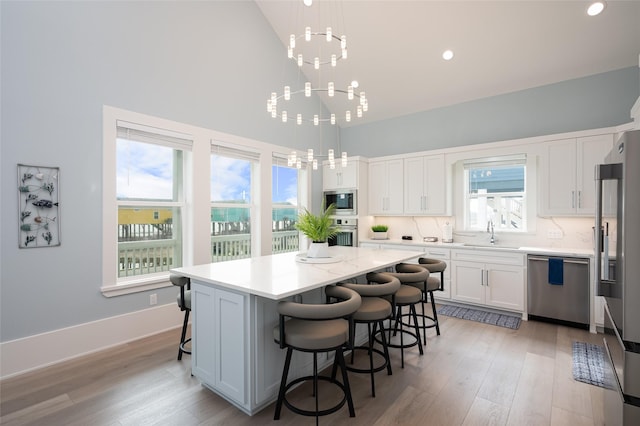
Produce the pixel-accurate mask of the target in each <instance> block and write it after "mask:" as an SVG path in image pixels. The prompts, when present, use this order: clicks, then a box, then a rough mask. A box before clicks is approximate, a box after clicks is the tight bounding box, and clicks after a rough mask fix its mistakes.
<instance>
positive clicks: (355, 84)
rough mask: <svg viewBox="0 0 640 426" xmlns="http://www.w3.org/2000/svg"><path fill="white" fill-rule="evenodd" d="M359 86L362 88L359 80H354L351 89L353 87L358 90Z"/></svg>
mask: <svg viewBox="0 0 640 426" xmlns="http://www.w3.org/2000/svg"><path fill="white" fill-rule="evenodd" d="M358 86H360V83H358V80H353V81H352V82H351V87H353V88H354V89H356V88H357V87H358Z"/></svg>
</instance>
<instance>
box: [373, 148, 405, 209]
mask: <svg viewBox="0 0 640 426" xmlns="http://www.w3.org/2000/svg"><path fill="white" fill-rule="evenodd" d="M403 178H404V175H403V160H402V159H397V160H384V161H372V162H370V163H369V214H371V215H398V214H402V213H403V194H404V188H403V184H404V182H403V180H404V179H403Z"/></svg>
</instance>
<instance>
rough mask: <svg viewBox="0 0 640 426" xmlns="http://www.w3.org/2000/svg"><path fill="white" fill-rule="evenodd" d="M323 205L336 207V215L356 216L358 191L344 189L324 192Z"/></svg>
mask: <svg viewBox="0 0 640 426" xmlns="http://www.w3.org/2000/svg"><path fill="white" fill-rule="evenodd" d="M323 194H324V205H325V206H329V205H330V204H335V205H336V213H335V214H336V215H349V216H356V215H357V214H358V191H356V190H355V189H346V190H338V191H325V192H324V193H323Z"/></svg>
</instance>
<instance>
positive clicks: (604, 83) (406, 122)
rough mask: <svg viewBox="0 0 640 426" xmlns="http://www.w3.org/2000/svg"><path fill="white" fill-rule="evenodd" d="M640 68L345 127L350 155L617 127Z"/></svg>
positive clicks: (624, 119) (638, 90)
mask: <svg viewBox="0 0 640 426" xmlns="http://www.w3.org/2000/svg"><path fill="white" fill-rule="evenodd" d="M639 80H640V70H639V68H638V67H630V68H624V69H621V70H616V71H610V72H607V73H603V74H597V75H593V76H589V77H584V78H579V79H575V80H570V81H565V82H562V83H556V84H550V85H547V86H542V87H537V88H534V89H528V90H522V91H519V92H514V93H509V94H505V95H501V96H494V97H491V98H485V99H479V100H475V101H472V102H466V103H463V104H458V105H453V106H450V107H447V108H439V109H435V110H431V111H424V112H420V113H416V114H411V115H407V116H404V117H399V118H394V119H389V120H384V121H378V122H376V123H372V124H363V125H360V126H354V127H349V128H345V129H342V132H341V138H342V144H343V146H344V149H345V150H346V151H347V152H349V154H350V155H363V156H367V157H379V156H383V155H392V154H400V153H407V152H416V151H427V150H431V149H438V148H446V147H450V146H464V145H472V144H477V143H484V142H497V141H502V140H511V139H518V138H525V137H531V136H541V135H550V134H554V133H562V132H570V131H577V130H586V129H596V128H600V127H609V126H616V125H620V124H624V123H628V122H630V121H631V118H630V116H629V113H630V111H631V107H632V106H633V104H634V102H635V101H636V99H638V96H640V84H639Z"/></svg>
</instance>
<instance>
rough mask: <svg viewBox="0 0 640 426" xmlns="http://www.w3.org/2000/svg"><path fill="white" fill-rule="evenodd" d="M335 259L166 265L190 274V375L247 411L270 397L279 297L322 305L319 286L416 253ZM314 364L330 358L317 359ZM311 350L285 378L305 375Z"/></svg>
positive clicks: (276, 366) (276, 362) (356, 253)
mask: <svg viewBox="0 0 640 426" xmlns="http://www.w3.org/2000/svg"><path fill="white" fill-rule="evenodd" d="M330 250H331V252H332V256H333V255H335V256H341V257H342V259H343V260H342V261H340V262H337V263H331V264H301V263H299V262H296V260H295V256H296V253H284V254H278V255H272V256H262V257H257V258H251V259H240V260H234V261H229V262H222V263H215V264H206V265H196V266H193V267H184V268H176V269H172V272H173V273H176V274H180V275H183V276H187V277H189V278H191V308H192V324H193V325H192V357H191V362H192V374H193V375H194V376H195V377H196V378H198V379H199V380H200V381H201V382H202V384H203V385H205V386H206V387H208V388H209V389H211V390H212V391H214V392H215V393H217V394H219V395H220V396H222V397H224V398H225V399H227V400H228V401H229V402H231V403H232V404H234V405H235V406H237V407H238V408H240V409H241V410H242V411H244V412H245V413H247V414H248V415H253V414H254V413H256V412H258V411H260V410H261V409H262V408H264V407H265V406H267V405H269V404H270V403H272V402H273V401H275V400H276V397H277V395H278V388H279V385H280V379H281V376H282V368H283V365H284V357H285V353H286V351H284V350H282V349H280V347H279V345H277V344H276V343H275V342H274V340H273V328H274V327H275V326H276V325H277V324H278V313H277V310H276V308H277V304H278V301H279V300H283V299H287V298H291V297H292V296H296V295H299V296H300V297H301V299H302V300H301V301H302V302H303V303H324V292H323V291H322V288H323V287H324V286H325V285H330V284H334V283H336V282H339V281H341V280H345V279H349V278H353V277H357V276H360V275H363V274H366V273H367V272H371V271H377V270H383V269H385V268H386V267H389V266H393V265H395V264H397V263H399V262H403V261H406V260H409V259H412V258H415V257H418V256H420V255H422V254H423V253H422V252H410V251H404V250H379V249H370V248H353V247H331V248H330ZM318 361H319V363H320V366H321V367H322V366H326V365H328V364H329V362H330V359H329V358H325V359H322V357H320V359H319V360H318ZM312 365H313V358H312V355H311V354H306V353H301V352H295V353H294V357H293V359H292V363H291V369H290V373H289V377H290V378H296V377H301V376H303V375H308V374H309V373H310V371H311V370H312Z"/></svg>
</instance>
